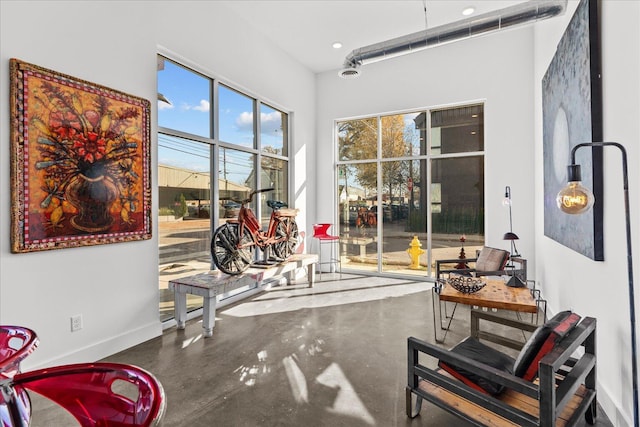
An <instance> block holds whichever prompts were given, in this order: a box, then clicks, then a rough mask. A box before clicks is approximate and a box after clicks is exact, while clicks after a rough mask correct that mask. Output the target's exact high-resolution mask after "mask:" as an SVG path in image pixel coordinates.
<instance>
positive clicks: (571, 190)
mask: <svg viewBox="0 0 640 427" xmlns="http://www.w3.org/2000/svg"><path fill="white" fill-rule="evenodd" d="M581 147H617V148H618V149H620V151H621V152H622V176H623V181H624V182H623V186H624V213H625V220H626V227H627V270H628V274H629V317H630V321H631V356H632V360H631V364H632V365H631V366H632V375H633V380H632V383H633V425H634V426H635V427H638V368H637V361H636V310H635V301H634V295H633V258H632V255H631V222H630V215H629V179H628V173H627V151H626V150H625V148H624V147H623V146H622V145H621V144H619V143H617V142H585V143H582V144H578V145H576V146H575V147H573V149H572V150H571V165H569V166H568V168H567V169H568V181H569V183H568V184H567V186H566V187H565V188H563V189H562V190H560V192H559V193H558V197H557V198H556V202H557V203H558V207H559V208H560V209H561V210H562V211H563V212H566V213H568V214H581V213H584V212H586V211H588V210H589V209H590V208H591V207H592V206H593V202H594V197H593V193H592V192H591V190H589V189H588V188H585V187H583V186H582V184H580V181H581V180H582V177H581V171H580V165H576V151H577V150H578V149H579V148H581Z"/></svg>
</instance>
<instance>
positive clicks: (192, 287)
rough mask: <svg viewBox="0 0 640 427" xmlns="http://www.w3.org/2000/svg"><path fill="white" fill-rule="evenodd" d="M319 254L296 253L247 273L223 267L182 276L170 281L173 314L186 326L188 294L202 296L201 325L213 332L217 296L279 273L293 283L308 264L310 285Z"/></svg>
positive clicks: (206, 330) (182, 327) (310, 285)
mask: <svg viewBox="0 0 640 427" xmlns="http://www.w3.org/2000/svg"><path fill="white" fill-rule="evenodd" d="M317 263H318V255H307V254H295V255H293V256H291V257H290V258H289V259H288V260H287V261H286V262H283V263H280V264H275V265H273V266H271V267H266V268H265V267H260V268H255V267H251V268H249V269H248V270H247V271H245V272H244V273H242V274H240V275H237V276H232V275H228V274H225V273H222V272H220V271H216V272H211V273H200V274H196V275H193V276H187V277H180V278H177V279H173V280H170V281H169V290H170V291H173V293H174V315H175V319H176V323H177V325H178V329H184V328H185V325H186V321H187V294H190V295H198V296H201V297H203V302H202V329H204V336H205V337H210V336H211V335H212V334H213V327H214V326H215V321H216V304H217V296H218V295H223V294H226V293H227V292H230V291H232V290H234V289H238V288H242V287H244V286H250V285H253V284H258V286H260V284H261V283H262V282H264V281H265V280H267V279H270V278H273V277H276V276H285V278H286V279H287V284H290V283H291V278H292V276H293V273H294V272H295V271H296V270H297V269H298V268H302V267H306V268H307V278H308V281H309V287H313V284H314V282H315V264H317Z"/></svg>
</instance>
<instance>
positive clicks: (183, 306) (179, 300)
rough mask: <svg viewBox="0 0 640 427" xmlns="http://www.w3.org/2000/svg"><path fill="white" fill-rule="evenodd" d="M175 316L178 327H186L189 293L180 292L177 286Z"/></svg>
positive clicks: (174, 302)
mask: <svg viewBox="0 0 640 427" xmlns="http://www.w3.org/2000/svg"><path fill="white" fill-rule="evenodd" d="M173 316H174V317H175V319H176V324H177V326H178V329H184V328H185V325H186V323H187V294H186V293H184V292H180V291H179V290H178V289H177V288H176V290H175V291H174V298H173Z"/></svg>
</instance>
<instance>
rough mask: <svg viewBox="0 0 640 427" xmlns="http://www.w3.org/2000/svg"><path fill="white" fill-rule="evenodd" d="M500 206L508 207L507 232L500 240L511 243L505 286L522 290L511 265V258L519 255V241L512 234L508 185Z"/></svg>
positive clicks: (521, 284) (521, 285) (521, 283)
mask: <svg viewBox="0 0 640 427" xmlns="http://www.w3.org/2000/svg"><path fill="white" fill-rule="evenodd" d="M502 204H503V205H505V206H508V207H509V231H508V232H506V233H504V236H502V239H504V240H509V241H511V254H510V255H509V267H510V268H511V273H512V274H511V279H509V281H508V282H507V286H511V287H512V288H522V287H524V286H526V284H525V283H524V282H523V281H522V280H521V279H520V278H519V277H518V276H516V270H515V265H514V264H513V258H514V257H519V256H520V254H519V253H518V250H517V249H516V242H515V241H516V240H518V239H519V237H518V235H517V234H516V233H514V232H513V217H512V216H511V187H509V186H508V185H507V186H506V187H505V189H504V200H503V201H502Z"/></svg>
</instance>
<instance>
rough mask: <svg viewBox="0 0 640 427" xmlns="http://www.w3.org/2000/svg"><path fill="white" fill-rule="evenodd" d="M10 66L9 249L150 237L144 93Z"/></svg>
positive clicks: (35, 68)
mask: <svg viewBox="0 0 640 427" xmlns="http://www.w3.org/2000/svg"><path fill="white" fill-rule="evenodd" d="M10 68H11V185H12V193H11V196H12V213H11V214H12V215H11V221H12V224H11V229H12V236H11V237H12V241H11V247H12V251H13V252H31V251H40V250H47V249H56V248H66V247H76V246H87V245H99V244H105V243H116V242H126V241H132V240H142V239H149V238H151V188H150V164H149V163H150V155H149V154H150V151H149V150H150V124H149V107H150V103H149V101H147V100H145V99H141V98H137V97H134V96H131V95H128V94H125V93H122V92H118V91H116V90H113V89H108V88H105V87H102V86H99V85H97V84H93V83H90V82H87V81H83V80H80V79H76V78H73V77H70V76H67V75H64V74H60V73H57V72H54V71H51V70H47V69H45V68H42V67H39V66H36V65H32V64H28V63H25V62H22V61H20V60H17V59H11V61H10Z"/></svg>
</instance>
